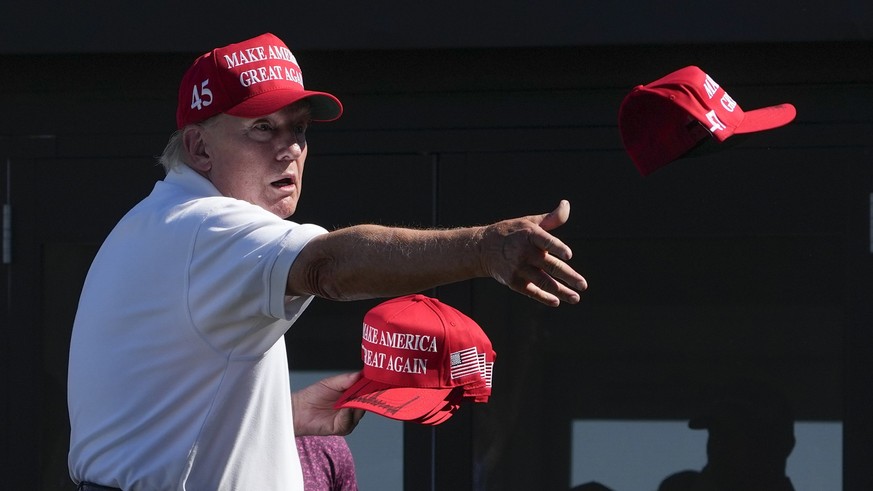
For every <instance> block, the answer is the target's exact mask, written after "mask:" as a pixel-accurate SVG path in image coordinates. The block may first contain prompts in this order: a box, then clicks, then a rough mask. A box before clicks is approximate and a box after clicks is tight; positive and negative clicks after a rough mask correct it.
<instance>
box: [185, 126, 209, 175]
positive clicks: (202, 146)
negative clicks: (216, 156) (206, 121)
mask: <svg viewBox="0 0 873 491" xmlns="http://www.w3.org/2000/svg"><path fill="white" fill-rule="evenodd" d="M205 131H206V130H205V129H204V128H203V127H202V126H200V125H193V126H188V127H186V128H185V129H184V130H182V146H183V147H184V148H185V157H186V160H187V162H188V165H189V166H191V168H192V169H194V170H196V171H198V172H209V171H210V170H211V169H212V159H210V158H209V152H208V150H207V149H206V135H205Z"/></svg>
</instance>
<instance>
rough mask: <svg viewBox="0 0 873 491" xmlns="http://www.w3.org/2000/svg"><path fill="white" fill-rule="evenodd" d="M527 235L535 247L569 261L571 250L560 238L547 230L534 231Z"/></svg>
mask: <svg viewBox="0 0 873 491" xmlns="http://www.w3.org/2000/svg"><path fill="white" fill-rule="evenodd" d="M528 237H529V240H530V243H531V244H533V245H534V247H536V248H537V249H540V250H543V251H546V252H547V253H549V254H553V255H555V256H558V257H559V258H561V259H563V260H564V261H569V260H570V259H571V258H572V257H573V250H572V249H570V246H568V245H567V244H565V243H563V242H562V241H561V239H559V238H557V237H555V236H554V235H552V234H550V233H548V232H542V231H540V232H539V233H536V232H535V233H532V234H531V235H529V236H528Z"/></svg>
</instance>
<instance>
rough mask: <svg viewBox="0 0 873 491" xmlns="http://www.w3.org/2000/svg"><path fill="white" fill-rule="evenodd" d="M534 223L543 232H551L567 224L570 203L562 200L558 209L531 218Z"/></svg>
mask: <svg viewBox="0 0 873 491" xmlns="http://www.w3.org/2000/svg"><path fill="white" fill-rule="evenodd" d="M532 218H533V221H534V223H538V224H539V226H540V227H542V228H543V229H544V230H553V229H556V228H558V227H560V226H561V225H563V224H565V223H567V220H568V219H569V218H570V202H569V201H567V200H565V199H562V200H561V202H560V203H558V207H557V208H555V209H554V210H552V211H551V212H549V213H545V214H542V215H537V216H535V217H532Z"/></svg>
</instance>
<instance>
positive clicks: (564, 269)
mask: <svg viewBox="0 0 873 491" xmlns="http://www.w3.org/2000/svg"><path fill="white" fill-rule="evenodd" d="M539 267H540V269H541V270H542V271H543V272H544V273H545V274H546V275H548V276H550V277H552V278H554V279H557V280H558V281H560V282H561V283H563V284H564V285H567V286H569V287H570V288H571V289H573V290H577V291H584V290H587V289H588V281H587V280H586V279H585V277H584V276H582V275H581V274H579V273H577V272H576V270H574V269H573V268H572V267H570V265H569V264H567V263H565V262H564V261H561V260H560V259H558V258H557V257H555V256H552V255H550V254H546V255H545V257H544V258H543V261H542V263H541V264H540V265H539Z"/></svg>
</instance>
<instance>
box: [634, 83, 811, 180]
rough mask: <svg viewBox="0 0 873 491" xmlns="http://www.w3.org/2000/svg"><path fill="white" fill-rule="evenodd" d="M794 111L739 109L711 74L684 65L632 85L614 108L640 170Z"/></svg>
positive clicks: (780, 122)
mask: <svg viewBox="0 0 873 491" xmlns="http://www.w3.org/2000/svg"><path fill="white" fill-rule="evenodd" d="M796 114H797V112H796V110H795V108H794V106H793V105H791V104H779V105H776V106H770V107H765V108H761V109H755V110H751V111H743V110H742V109H741V108H740V106H739V104H737V103H736V101H735V100H734V99H733V98H732V97H731V96H730V95H728V93H727V92H726V91H725V90H724V88H723V87H721V86H720V85H719V84H718V83H717V82H716V81H715V80H714V79H713V78H712V77H710V76H709V75H707V74H706V73H705V72H704V71H703V70H701V69H700V68H698V67H696V66H687V67H685V68H682V69H680V70H676V71H675V72H672V73H670V74H668V75H666V76H664V77H661V78H659V79H658V80H655V81H654V82H651V83H648V84H646V85H638V86H636V87H635V88H634V89H633V90H632V91H631V92H630V93H629V94H628V95H627V96H625V98H624V100H623V101H622V104H621V107H620V108H619V130H620V132H621V137H622V142H623V144H624V146H625V149H626V150H627V153H628V154H629V155H630V157H631V159H632V160H633V162H634V165H636V167H637V169H638V170H639V172H640V174H642V175H644V176H645V175H648V174H650V173H652V172H654V171H655V170H657V169H660V168H661V167H663V166H665V165H667V164H668V163H670V162H672V161H674V160H676V159H678V158H681V157H682V156H683V155H685V154H687V153H688V151H689V150H691V149H693V148H694V147H696V146H697V145H699V144H700V143H701V141H703V140H706V139H710V138H711V139H714V140H716V141H717V142H723V141H725V140H726V139H728V138H729V137H731V136H732V135H734V134H741V133H753V132H758V131H764V130H769V129H773V128H777V127H780V126H784V125H786V124H788V123H790V122H791V121H792V120H794V117H795V116H796Z"/></svg>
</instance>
